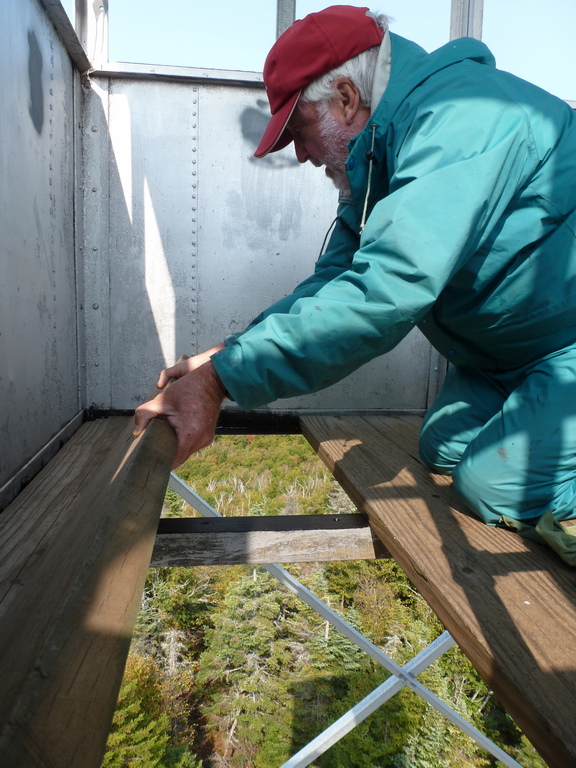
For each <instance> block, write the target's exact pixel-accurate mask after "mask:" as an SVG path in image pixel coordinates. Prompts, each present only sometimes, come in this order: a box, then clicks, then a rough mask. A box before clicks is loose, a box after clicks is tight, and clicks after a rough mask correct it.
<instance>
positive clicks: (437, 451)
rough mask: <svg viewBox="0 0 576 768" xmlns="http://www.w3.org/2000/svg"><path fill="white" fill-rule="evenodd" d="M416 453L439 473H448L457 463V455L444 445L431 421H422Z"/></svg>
mask: <svg viewBox="0 0 576 768" xmlns="http://www.w3.org/2000/svg"><path fill="white" fill-rule="evenodd" d="M418 453H419V454H420V458H421V459H422V461H423V462H424V463H425V464H426V465H427V466H428V467H430V469H431V470H432V471H433V472H437V473H438V474H439V475H450V474H451V473H452V470H453V469H454V467H455V466H456V464H457V463H458V459H459V456H458V455H456V452H455V451H454V450H450V446H449V445H446V442H445V440H443V439H442V438H441V436H440V435H439V434H438V432H437V430H435V429H434V425H433V423H432V422H430V421H428V422H426V421H425V422H424V425H423V427H422V431H421V432H420V441H419V444H418Z"/></svg>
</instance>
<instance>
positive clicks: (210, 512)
mask: <svg viewBox="0 0 576 768" xmlns="http://www.w3.org/2000/svg"><path fill="white" fill-rule="evenodd" d="M168 485H169V486H170V488H172V490H173V491H176V493H178V494H179V495H180V496H181V497H182V498H183V499H184V501H186V502H187V503H188V504H190V506H191V507H193V508H194V509H195V510H196V511H197V512H199V513H200V514H201V515H203V516H204V517H222V515H220V514H219V513H218V512H217V511H216V510H215V509H214V508H213V507H211V506H210V505H209V504H208V503H207V502H206V501H204V499H202V498H201V497H200V496H198V494H197V493H196V492H195V491H193V490H192V489H191V488H190V486H188V485H187V484H186V483H185V482H184V481H183V480H180V478H179V477H178V476H177V475H175V474H174V473H172V474H171V475H170V480H169V483H168ZM262 567H263V568H264V569H265V570H266V571H268V573H270V574H271V575H272V576H274V577H275V578H276V579H278V581H280V583H281V584H283V585H284V586H285V587H286V588H287V589H289V590H290V591H291V592H293V593H294V594H295V595H297V596H298V597H299V598H300V599H301V600H303V601H304V602H305V603H306V604H307V605H309V606H310V608H312V609H313V610H315V611H316V613H318V614H319V615H320V616H322V618H324V619H325V620H326V621H328V622H329V623H330V624H331V625H332V626H333V627H334V628H335V629H337V630H339V631H340V632H342V634H343V635H345V636H346V637H347V638H348V639H349V640H351V641H352V642H353V643H355V644H356V645H357V646H358V647H359V648H361V649H362V650H363V651H365V652H366V653H367V654H368V655H369V656H371V657H372V658H373V659H374V660H375V661H377V662H378V663H379V664H381V665H382V666H383V667H384V668H385V669H387V670H388V672H390V674H391V677H390V678H388V680H386V681H385V682H384V683H382V685H380V686H378V687H377V688H375V689H374V691H372V693H370V694H369V695H368V696H366V697H365V698H364V699H363V700H362V701H361V702H359V703H358V704H357V705H356V706H355V707H353V708H352V709H351V710H349V712H347V713H346V714H345V715H343V716H342V717H341V718H339V719H338V720H337V721H336V722H335V723H333V724H332V725H331V726H330V727H329V728H327V729H326V730H325V731H323V733H321V734H320V735H319V736H317V737H316V738H315V739H313V740H312V741H311V742H310V743H309V744H308V745H307V746H306V747H304V748H303V749H301V750H300V752H298V753H297V754H296V755H294V756H293V757H291V758H290V759H289V760H288V761H287V762H285V763H284V764H283V765H282V766H281V768H304V767H305V766H307V765H310V763H311V762H312V761H313V760H315V759H316V758H317V757H319V755H321V754H322V753H323V752H325V751H326V750H327V749H329V748H330V747H331V746H332V745H333V744H335V743H336V742H337V741H338V740H339V739H341V738H342V737H343V736H345V735H346V734H347V733H348V732H349V731H351V730H352V728H354V726H356V725H357V724H358V723H360V722H362V720H364V719H365V718H366V717H368V715H370V714H372V712H374V711H375V710H376V709H377V708H378V707H379V706H380V705H381V704H383V703H384V702H385V701H387V700H388V699H389V698H391V697H392V696H393V695H394V694H395V693H397V692H398V691H400V690H401V689H402V688H403V687H404V686H408V688H410V689H411V690H413V691H414V693H416V694H417V695H418V696H420V697H421V698H422V699H424V701H426V702H427V703H428V704H430V706H432V707H434V708H435V709H437V710H438V712H440V713H441V714H443V715H444V716H445V717H446V718H447V719H448V720H450V722H452V723H454V725H456V726H457V727H458V728H460V729H461V730H462V731H463V732H464V733H466V734H467V735H468V736H470V737H471V738H472V739H474V741H475V742H476V743H477V744H479V745H480V746H481V747H482V748H483V749H485V750H486V751H487V752H490V754H492V755H494V757H496V758H497V759H498V760H500V762H501V763H503V764H504V765H505V766H507V768H522V766H521V765H520V763H518V762H516V760H514V759H513V758H511V757H510V756H509V755H507V754H506V752H504V751H503V750H501V749H500V747H498V746H496V744H494V743H493V742H492V741H490V739H488V738H487V737H486V736H484V734H483V733H481V732H480V731H479V730H478V729H477V728H475V727H474V726H473V725H471V724H470V723H469V722H468V721H467V720H464V718H463V717H461V716H460V715H459V714H458V713H457V712H456V711H454V710H453V709H452V708H451V707H449V706H448V705H447V704H445V703H444V702H443V701H442V700H441V699H439V698H438V697H437V696H436V695H435V694H434V693H432V691H429V690H428V688H426V686H424V685H422V683H421V682H420V681H419V680H417V679H416V675H418V674H420V672H422V671H423V670H424V669H426V668H427V667H428V666H430V664H432V663H433V662H434V661H436V660H437V659H439V658H440V656H442V654H444V653H445V652H446V651H448V650H449V649H450V648H452V646H453V645H454V644H455V641H454V640H453V639H452V637H451V636H450V634H449V633H448V632H444V633H443V634H442V635H440V637H438V638H437V639H436V640H435V641H434V642H433V643H431V644H430V645H429V646H428V647H427V648H425V649H424V650H423V651H421V652H420V653H419V654H417V655H416V656H415V657H414V658H413V659H411V661H409V662H408V663H407V664H406V665H405V666H404V667H401V666H400V665H399V664H397V663H396V662H395V661H393V660H392V659H391V658H390V657H389V656H387V655H386V654H385V653H384V651H382V650H380V648H378V647H377V646H376V645H374V643H372V642H370V640H368V639H367V638H366V637H364V635H362V633H361V632H358V630H356V629H354V627H352V626H351V625H350V624H349V623H348V622H347V621H345V620H344V619H343V618H342V617H341V616H339V615H338V614H337V613H335V612H334V611H333V610H332V609H331V608H329V607H328V606H327V605H326V604H325V603H323V602H322V601H321V600H320V599H319V598H317V597H316V595H314V594H313V593H312V592H310V590H309V589H307V588H306V587H305V586H304V585H303V584H301V583H300V582H299V581H298V580H297V579H295V578H294V577H293V576H292V575H291V574H290V573H288V571H286V570H285V569H284V568H281V567H280V566H279V565H263V566H262Z"/></svg>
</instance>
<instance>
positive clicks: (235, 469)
mask: <svg viewBox="0 0 576 768" xmlns="http://www.w3.org/2000/svg"><path fill="white" fill-rule="evenodd" d="M180 474H181V476H182V477H183V479H184V480H186V482H188V483H189V484H190V485H191V486H192V487H193V488H194V489H195V490H196V491H197V492H198V493H199V494H200V495H201V496H202V497H203V498H205V499H206V500H207V501H208V502H209V503H211V504H212V505H213V506H215V507H216V508H217V509H218V510H219V511H220V512H221V513H222V514H225V515H240V514H251V515H270V514H295V513H320V514H326V513H330V512H334V511H338V512H341V511H343V507H342V503H343V502H342V499H341V496H340V497H339V496H338V494H336V493H335V484H334V481H333V480H331V479H330V478H329V477H328V475H327V473H326V471H325V469H324V467H323V465H321V463H320V461H319V460H318V458H317V456H316V454H315V453H314V452H313V451H312V449H311V448H310V447H309V446H308V444H307V443H306V441H305V440H304V438H302V437H300V436H288V437H286V436H269V435H268V436H258V435H255V436H248V437H220V438H218V439H217V440H216V441H215V443H214V444H213V445H212V446H211V447H209V448H206V449H204V450H203V451H200V452H199V453H198V454H196V455H195V456H194V457H192V458H191V459H189V461H188V462H187V463H186V464H185V465H184V467H183V468H182V470H181V472H180ZM164 514H165V515H166V516H181V515H189V514H195V512H194V511H193V510H192V509H191V508H190V507H188V506H186V505H184V504H183V503H182V500H181V499H180V497H178V496H177V494H175V493H174V492H173V491H170V490H169V491H168V492H167V494H166V500H165V507H164ZM289 570H290V571H291V572H292V573H294V574H295V575H296V576H297V578H299V579H300V580H301V581H302V582H303V583H304V584H305V586H307V587H308V588H309V589H311V591H312V592H314V593H315V594H316V595H318V597H320V598H321V599H322V600H324V602H326V603H328V604H329V605H330V606H331V607H332V609H333V610H336V611H337V612H339V613H340V614H341V615H343V616H344V617H345V618H346V619H347V620H348V621H349V623H350V624H351V625H352V626H354V627H356V628H357V629H359V630H360V631H361V632H362V633H363V634H364V635H366V636H367V637H369V638H370V639H371V640H372V641H373V642H374V643H376V644H377V645H378V646H379V647H381V648H382V649H383V650H384V651H385V652H386V653H387V654H388V655H389V656H390V657H391V658H393V659H394V660H395V661H396V662H397V663H399V664H404V663H406V662H407V661H408V660H409V659H411V658H412V657H413V656H414V655H416V654H417V653H418V652H419V651H421V650H422V649H423V648H424V647H426V646H427V645H428V644H429V643H430V642H432V641H433V640H434V639H435V638H436V637H437V636H438V635H439V634H440V633H441V631H442V627H441V625H440V623H439V622H438V619H437V618H436V617H435V616H434V614H433V613H432V612H431V611H430V609H429V608H428V606H427V604H426V602H425V601H424V600H423V599H422V597H421V596H420V595H419V594H418V592H417V591H416V590H415V589H414V587H413V585H412V584H410V582H409V581H408V579H407V578H406V576H405V575H404V574H403V572H402V571H401V569H400V568H399V567H398V566H397V564H396V563H395V562H394V561H393V560H381V561H372V562H335V563H328V564H325V565H322V564H307V565H302V566H298V567H296V566H293V567H290V568H289ZM387 674H388V673H387V672H386V671H385V670H384V669H383V668H382V667H381V666H380V665H379V664H377V663H376V662H374V661H373V660H372V659H370V658H369V657H368V656H367V655H365V654H364V653H363V652H361V651H360V650H359V649H358V648H357V647H356V646H355V645H354V644H353V643H351V642H350V641H349V640H348V639H347V638H346V637H344V636H343V635H341V634H340V633H339V632H337V631H336V630H335V629H333V628H332V627H331V626H329V625H327V623H326V622H325V621H324V620H323V619H322V618H321V617H320V616H318V615H317V614H316V613H315V612H314V611H313V610H311V609H310V608H308V606H306V605H305V604H304V603H302V602H300V601H299V600H298V599H297V598H295V597H294V596H293V595H292V594H291V593H289V592H287V591H285V590H284V589H283V588H282V587H281V586H280V585H279V584H278V583H277V582H276V581H275V580H274V579H272V578H271V577H270V576H269V575H268V574H267V573H266V572H264V571H263V570H262V569H261V568H249V567H244V566H235V567H227V568H222V567H210V568H196V569H185V568H174V569H168V568H165V569H157V570H155V571H153V572H151V573H150V575H149V578H148V580H147V584H146V590H145V594H144V596H143V600H142V609H141V612H140V616H139V619H138V625H137V629H136V633H135V637H134V640H133V646H132V653H131V656H130V660H129V663H128V665H127V670H126V676H125V681H124V684H123V687H122V693H121V697H120V700H119V703H118V709H117V713H116V715H115V720H114V726H113V730H112V733H111V735H110V741H109V745H108V752H107V756H106V761H107V762H105V763H104V766H105V768H127V766H132V765H134V766H138V768H148V766H159V767H160V768H202V766H203V767H204V768H278V766H279V765H281V764H282V763H284V762H285V761H286V760H287V759H288V758H289V757H290V756H291V755H292V754H294V753H295V752H297V751H298V750H299V749H300V748H301V747H303V746H304V745H305V744H307V743H308V742H309V741H310V740H311V739H313V738H314V737H315V736H316V735H317V734H318V733H319V732H320V731H322V730H323V729H324V728H326V727H327V726H328V725H330V724H331V723H333V722H334V721H335V720H336V719H337V718H338V717H340V716H341V715H343V714H344V713H345V712H347V711H348V710H349V709H350V708H351V707H353V706H354V705H356V704H357V703H358V702H359V701H360V700H362V699H363V698H364V697H365V696H367V695H368V694H370V693H371V692H372V691H373V690H374V689H375V688H376V687H377V686H378V685H380V684H381V683H382V682H384V680H385V679H386V678H387ZM420 679H421V680H422V682H423V683H424V684H425V685H426V686H428V687H429V688H430V689H431V690H432V691H433V692H435V693H436V694H437V695H438V696H440V697H441V698H442V699H443V700H444V701H446V702H448V703H449V704H450V706H452V707H453V708H455V709H456V710H457V711H458V712H460V713H461V714H462V716H463V717H465V718H466V719H467V720H469V721H471V722H473V723H474V724H475V725H476V726H477V727H478V728H479V729H480V730H481V731H482V732H484V733H486V734H487V735H488V737H489V738H491V739H492V740H493V741H495V742H496V743H497V744H499V745H500V746H502V747H503V748H504V749H505V750H506V751H507V752H509V754H511V755H512V756H514V757H515V758H516V759H517V760H518V761H519V762H520V763H521V764H522V765H523V766H525V767H526V768H545V765H544V763H543V762H542V761H541V760H540V758H539V757H538V756H537V755H536V754H535V752H534V750H533V749H532V747H531V746H530V745H529V744H528V742H527V741H526V739H525V738H524V737H523V736H522V735H521V733H520V732H519V731H518V729H517V728H516V726H515V725H514V723H513V722H512V721H511V720H510V718H509V717H508V715H507V714H506V713H505V712H504V710H503V709H502V708H501V707H500V706H499V704H498V703H497V702H496V701H495V699H494V697H493V696H492V694H491V692H490V691H489V690H488V689H487V687H486V685H485V684H484V682H483V681H482V679H481V678H480V677H479V675H478V673H477V672H476V671H475V670H474V669H473V667H472V666H471V665H470V664H469V662H468V661H467V660H466V658H465V657H464V656H463V655H462V654H461V653H460V652H459V651H458V649H453V650H451V651H450V652H449V653H447V654H445V655H444V656H443V657H442V658H441V659H440V660H439V661H437V662H436V663H435V664H434V665H433V666H432V667H431V668H429V669H428V670H426V671H425V672H424V673H422V675H421V676H420ZM314 765H317V766H319V767H320V768H497V767H499V763H497V761H496V760H495V759H494V758H492V757H491V756H490V755H488V754H486V753H485V752H483V751H482V750H481V749H480V748H479V747H478V746H477V745H476V744H475V743H474V742H472V741H471V740H470V739H469V738H468V737H466V736H465V735H464V734H462V732H461V731H460V730H459V729H457V728H456V727H455V726H453V725H451V723H449V722H448V721H446V720H445V719H444V718H443V717H442V716H440V715H439V714H438V713H437V711H436V710H435V709H433V708H431V707H429V706H428V705H427V704H426V703H425V702H423V701H422V700H421V699H420V698H419V697H417V696H416V695H415V694H413V693H412V692H411V691H409V690H406V689H403V690H402V691H401V692H400V693H399V694H396V695H395V696H394V697H392V698H391V699H390V700H389V701H388V702H386V703H385V704H384V705H383V706H381V707H380V708H379V709H378V710H376V711H375V712H374V713H373V714H372V715H371V716H370V717H368V718H367V719H366V720H365V721H364V722H362V723H361V724H359V725H358V726H357V727H356V728H355V729H354V730H353V731H352V732H351V733H349V734H348V735H347V736H346V737H344V738H343V739H342V740H341V741H339V742H338V743H336V744H335V745H334V746H333V747H332V748H331V749H330V750H328V751H327V752H326V753H325V754H324V755H322V756H320V757H319V758H318V759H317V760H316V761H315V762H314Z"/></svg>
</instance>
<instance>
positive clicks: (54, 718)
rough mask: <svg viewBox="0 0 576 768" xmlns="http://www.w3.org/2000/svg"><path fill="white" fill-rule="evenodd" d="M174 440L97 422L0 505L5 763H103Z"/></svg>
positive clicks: (63, 767) (20, 767) (1, 744)
mask: <svg viewBox="0 0 576 768" xmlns="http://www.w3.org/2000/svg"><path fill="white" fill-rule="evenodd" d="M150 427H151V428H150ZM174 449H175V436H174V433H173V430H172V429H171V428H170V427H169V426H168V425H167V424H166V423H165V422H162V421H160V420H157V419H155V420H154V421H153V422H152V423H151V424H150V426H149V427H148V429H147V430H146V431H145V432H144V434H143V435H142V436H141V437H140V438H138V439H137V440H134V439H133V437H132V420H131V419H127V418H126V417H116V418H110V419H104V420H100V421H95V422H90V423H88V424H85V425H84V426H83V427H82V428H81V429H80V430H79V431H78V432H77V433H76V435H75V436H74V437H73V438H72V439H71V440H70V441H69V442H68V443H67V444H66V445H65V446H64V448H62V450H61V451H60V452H59V453H58V454H57V456H56V457H55V458H54V459H53V460H52V461H51V462H50V463H49V464H48V465H47V467H46V468H45V469H44V470H43V471H42V472H41V473H40V474H39V475H38V476H37V477H36V478H35V479H34V480H33V481H32V483H30V485H29V486H28V487H27V488H26V489H25V490H24V491H23V492H22V493H21V494H20V495H19V496H18V497H17V499H16V500H15V501H14V502H13V503H12V504H11V505H10V506H9V507H8V508H7V509H6V510H5V511H4V513H3V514H2V515H1V516H0V542H1V544H0V625H1V626H2V631H1V632H0V658H1V659H2V675H1V676H0V754H1V755H2V759H3V764H5V765H10V767H11V768H40V767H42V768H48V766H58V768H77V766H80V765H81V766H82V768H99V766H100V765H101V759H102V754H103V751H104V747H105V743H106V739H107V735H108V731H109V728H110V723H111V719H112V714H113V711H114V706H115V702H116V697H117V694H118V689H119V687H120V682H121V678H122V673H123V668H124V663H125V659H126V655H127V652H128V648H129V644H130V637H131V634H132V629H133V625H134V623H135V620H136V616H137V612H138V608H139V605H140V598H141V594H142V589H143V586H144V581H145V578H146V573H147V571H148V565H149V562H150V556H151V552H152V547H153V543H154V538H155V534H156V528H157V525H158V519H159V516H160V512H161V508H162V502H163V499H164V493H165V489H166V485H167V482H168V476H169V472H170V465H171V463H172V457H173V455H174Z"/></svg>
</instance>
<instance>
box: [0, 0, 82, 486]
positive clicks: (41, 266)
mask: <svg viewBox="0 0 576 768" xmlns="http://www.w3.org/2000/svg"><path fill="white" fill-rule="evenodd" d="M0 72H2V109H1V111H0V137H1V145H0V162H1V167H0V195H1V199H2V206H0V231H1V232H2V237H1V238H0V284H1V286H2V288H1V291H2V300H1V302H0V359H1V361H2V366H1V370H0V403H1V406H0V408H1V410H0V430H1V448H0V487H1V486H2V485H3V484H4V483H5V482H6V481H7V480H8V478H9V477H11V476H14V475H15V474H16V473H18V471H19V470H21V469H22V468H23V467H26V465H27V463H28V462H29V461H30V459H32V457H33V456H34V455H35V454H36V453H37V451H38V450H39V449H40V448H41V447H42V446H43V445H44V444H45V443H47V442H48V441H49V440H50V438H51V437H52V436H54V435H56V434H57V433H58V432H59V431H60V430H61V429H62V427H63V426H64V425H66V424H67V423H68V422H70V421H71V420H72V419H73V418H74V416H75V415H76V414H77V413H78V410H79V407H80V403H79V396H78V386H77V382H78V359H77V325H76V299H77V296H76V288H75V264H74V220H73V215H72V212H73V209H74V168H73V166H74V79H75V78H76V77H78V76H77V75H76V73H75V72H74V70H73V67H72V65H71V62H70V59H69V56H68V54H67V52H66V51H65V49H64V47H63V45H62V43H61V42H60V39H59V37H58V36H57V35H56V34H55V32H54V29H53V27H52V25H51V24H50V22H49V21H48V19H47V18H46V16H45V13H44V11H43V9H42V8H41V6H40V5H39V4H38V3H37V2H35V0H31V1H30V2H21V0H2V2H1V3H0ZM25 479H26V478H25V477H24V476H22V477H21V480H22V481H25ZM0 495H2V492H1V491H0Z"/></svg>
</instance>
